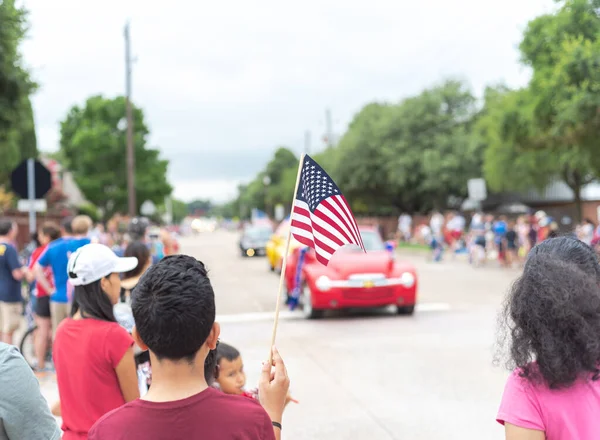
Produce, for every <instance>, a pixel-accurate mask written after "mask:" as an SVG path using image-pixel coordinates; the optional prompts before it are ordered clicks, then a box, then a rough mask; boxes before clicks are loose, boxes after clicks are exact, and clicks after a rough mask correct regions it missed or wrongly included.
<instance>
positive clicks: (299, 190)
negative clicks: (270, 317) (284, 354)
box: [269, 154, 366, 363]
mask: <svg viewBox="0 0 600 440" xmlns="http://www.w3.org/2000/svg"><path fill="white" fill-rule="evenodd" d="M292 235H293V236H294V238H295V239H296V240H298V241H299V242H300V243H302V244H304V245H305V246H308V247H311V248H313V249H314V250H315V254H316V258H317V261H319V262H320V263H321V264H323V265H325V266H327V264H329V260H330V258H331V257H332V256H333V254H334V253H335V251H337V250H338V249H339V248H341V247H342V246H345V245H347V244H353V245H356V246H358V247H360V248H361V249H362V250H363V251H365V246H364V244H363V241H362V237H361V235H360V231H359V229H358V225H357V224H356V220H355V219H354V215H353V214H352V210H351V209H350V205H349V204H348V202H347V201H346V199H345V197H344V196H343V195H342V192H341V191H340V189H339V188H338V187H337V185H336V184H335V182H334V181H333V180H332V179H331V177H329V175H328V174H327V173H326V172H325V170H323V168H321V167H320V166H319V165H318V164H317V163H316V162H315V161H314V160H313V159H312V158H311V157H310V156H308V155H306V154H302V156H300V163H299V165H298V175H297V176H296V185H295V189H294V200H293V203H292V213H291V215H290V229H289V231H288V236H287V241H286V245H285V253H284V254H283V260H282V264H281V274H280V278H279V292H278V294H277V305H276V307H275V322H274V325H273V335H272V338H271V347H272V346H273V345H275V337H276V335H277V326H278V324H279V310H280V308H281V297H282V296H283V283H284V280H285V272H286V267H287V256H288V253H289V251H290V241H291V239H292ZM365 252H366V251H365ZM271 352H272V350H270V354H269V363H272V354H271Z"/></svg>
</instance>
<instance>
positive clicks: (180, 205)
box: [171, 199, 190, 223]
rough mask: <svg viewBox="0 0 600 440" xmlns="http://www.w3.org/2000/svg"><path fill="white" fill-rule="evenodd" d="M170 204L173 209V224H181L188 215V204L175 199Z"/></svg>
mask: <svg viewBox="0 0 600 440" xmlns="http://www.w3.org/2000/svg"><path fill="white" fill-rule="evenodd" d="M171 204H172V209H173V212H172V214H173V223H181V221H182V220H183V219H184V218H185V217H186V216H187V215H188V214H189V213H190V211H189V209H188V204H187V203H185V202H182V201H181V200H177V199H173V200H172V201H171Z"/></svg>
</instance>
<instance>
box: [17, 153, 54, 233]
mask: <svg viewBox="0 0 600 440" xmlns="http://www.w3.org/2000/svg"><path fill="white" fill-rule="evenodd" d="M10 183H11V185H12V190H13V191H14V192H15V193H16V194H18V195H19V196H21V197H23V198H24V199H27V200H26V204H23V203H21V207H22V208H25V206H27V208H28V209H27V211H29V232H30V233H31V234H33V233H35V231H36V230H37V225H36V223H35V222H36V218H35V213H36V212H38V211H40V210H41V209H38V208H42V207H43V208H44V209H43V210H44V211H45V206H42V205H41V204H40V203H37V204H36V202H37V201H38V200H40V199H43V198H44V196H45V195H46V194H48V191H50V189H51V188H52V174H51V173H50V171H49V170H48V168H46V167H45V166H44V165H43V164H42V163H41V162H40V161H39V160H36V159H33V158H31V159H27V160H24V161H23V162H21V163H20V164H19V166H17V167H16V168H15V169H14V170H13V172H12V173H11V175H10ZM44 204H45V201H44Z"/></svg>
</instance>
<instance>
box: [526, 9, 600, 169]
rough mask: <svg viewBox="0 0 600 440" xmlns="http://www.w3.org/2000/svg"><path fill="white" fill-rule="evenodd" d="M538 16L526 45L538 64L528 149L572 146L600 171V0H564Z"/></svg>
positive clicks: (528, 54) (532, 64) (530, 59)
mask: <svg viewBox="0 0 600 440" xmlns="http://www.w3.org/2000/svg"><path fill="white" fill-rule="evenodd" d="M560 3H562V7H561V8H560V9H559V10H558V11H557V12H555V13H554V14H546V15H542V16H540V17H538V18H536V19H534V20H532V21H531V22H530V23H529V25H528V27H527V29H526V31H525V34H524V37H523V41H522V43H521V45H520V50H521V54H522V59H523V62H524V63H525V64H526V65H528V66H530V67H532V69H533V76H532V79H531V82H530V89H531V94H530V95H529V96H530V98H531V105H532V106H533V110H532V111H533V119H532V123H533V128H532V130H531V132H530V137H529V138H527V139H519V140H518V141H519V142H520V144H521V145H527V147H528V148H537V149H546V150H552V151H562V150H570V151H571V156H576V155H581V156H582V157H584V158H585V159H586V160H589V161H590V163H591V165H592V167H593V168H594V170H595V172H596V174H598V175H600V156H599V155H598V154H597V152H598V151H599V150H600V140H599V135H600V113H599V112H598V108H599V107H600V41H599V40H600V2H599V1H598V0H566V1H565V0H563V1H561V2H560Z"/></svg>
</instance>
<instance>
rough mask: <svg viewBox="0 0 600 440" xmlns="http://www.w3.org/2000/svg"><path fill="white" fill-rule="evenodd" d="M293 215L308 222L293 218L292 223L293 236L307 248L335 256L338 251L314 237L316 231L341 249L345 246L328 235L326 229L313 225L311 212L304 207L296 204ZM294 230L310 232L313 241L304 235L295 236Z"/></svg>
mask: <svg viewBox="0 0 600 440" xmlns="http://www.w3.org/2000/svg"><path fill="white" fill-rule="evenodd" d="M293 214H296V215H297V216H301V217H302V218H303V220H305V221H306V223H305V222H304V221H300V220H299V219H296V218H292V222H291V228H292V235H293V236H294V238H295V239H296V240H298V241H299V242H300V243H302V244H304V245H306V246H310V247H312V248H314V249H315V250H319V249H320V250H323V251H325V252H327V253H329V254H333V253H334V252H335V251H336V249H334V248H332V247H331V246H329V245H328V244H326V243H324V242H323V241H321V240H319V239H318V238H316V237H315V235H314V232H313V230H316V231H317V232H319V233H321V234H323V235H324V236H326V237H327V238H329V239H331V240H332V241H334V242H335V243H336V244H338V247H341V245H343V244H344V243H343V242H341V241H340V240H339V239H338V238H337V237H334V236H331V234H330V233H328V232H327V230H325V229H324V228H322V227H320V226H319V225H316V224H314V223H312V221H311V219H310V217H309V215H310V213H309V211H307V210H306V209H304V208H303V207H301V206H299V205H297V204H294V208H293ZM307 214H308V215H307ZM294 228H296V229H301V230H304V231H306V232H308V233H309V234H310V235H311V236H312V241H311V240H310V239H309V238H308V237H305V236H304V235H300V234H295V233H294ZM322 258H324V259H325V257H322Z"/></svg>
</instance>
